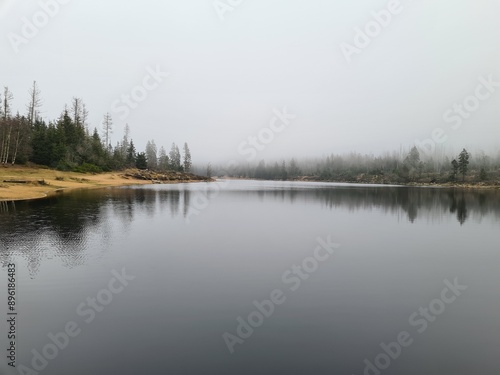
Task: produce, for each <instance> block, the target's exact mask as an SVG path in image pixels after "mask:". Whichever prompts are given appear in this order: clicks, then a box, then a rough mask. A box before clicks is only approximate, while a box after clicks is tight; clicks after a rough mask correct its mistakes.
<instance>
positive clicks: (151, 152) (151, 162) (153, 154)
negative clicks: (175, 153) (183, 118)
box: [146, 140, 158, 170]
mask: <svg viewBox="0 0 500 375" xmlns="http://www.w3.org/2000/svg"><path fill="white" fill-rule="evenodd" d="M146 157H147V159H148V168H149V169H152V170H154V169H156V168H157V167H158V156H157V150H156V144H155V141H154V140H151V141H148V143H147V144H146Z"/></svg>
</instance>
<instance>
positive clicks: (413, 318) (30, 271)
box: [0, 180, 500, 375]
mask: <svg viewBox="0 0 500 375" xmlns="http://www.w3.org/2000/svg"><path fill="white" fill-rule="evenodd" d="M499 228H500V193H499V192H497V191H493V190H482V191H462V190H458V189H447V188H446V189H445V188H414V187H413V188H410V187H397V186H366V185H349V184H329V183H302V182H263V181H239V180H238V181H237V180H234V181H233V180H230V181H218V182H216V183H210V184H208V183H197V184H175V185H148V186H140V187H124V188H108V189H100V190H81V191H74V192H71V193H66V194H61V195H58V196H55V197H53V198H50V199H45V200H37V201H30V202H16V203H13V202H9V203H6V202H2V203H0V230H1V233H0V257H1V264H2V272H1V275H0V277H1V278H2V281H1V282H0V285H1V286H2V287H1V290H0V299H1V301H2V303H1V304H0V306H1V309H0V313H1V314H2V315H1V318H2V320H3V321H4V324H2V325H1V326H0V342H1V343H2V349H3V350H2V351H3V352H4V353H5V349H6V348H7V349H8V347H9V345H10V343H9V340H8V339H7V335H8V324H5V321H6V320H7V319H8V315H7V313H8V311H7V286H6V285H7V278H8V270H9V264H15V269H16V287H15V288H16V306H15V308H16V312H17V313H18V315H16V340H15V346H16V350H15V356H16V358H15V360H16V365H17V369H12V368H11V367H9V366H8V365H7V362H8V360H7V359H6V356H5V354H3V355H2V360H1V361H0V363H1V366H2V367H0V373H1V374H17V373H30V374H38V373H41V374H52V375H53V374H55V375H58V374H61V375H62V374H71V375H80V374H82V375H83V374H85V375H88V374H134V375H136V374H156V373H161V374H346V375H353V374H354V375H358V374H370V375H377V374H405V375H409V374H418V375H421V374H427V375H434V374H436V375H437V374H440V375H441V374H454V375H456V374H468V375H469V374H481V375H489V374H492V375H493V374H495V375H497V374H498V373H499V370H500V362H499V354H500V272H499V265H500V249H499V246H498V245H499V239H500V236H499V233H500V231H499ZM23 371H24V372H23ZM30 371H31V372H30Z"/></svg>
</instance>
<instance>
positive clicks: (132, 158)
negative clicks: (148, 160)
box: [126, 140, 137, 168]
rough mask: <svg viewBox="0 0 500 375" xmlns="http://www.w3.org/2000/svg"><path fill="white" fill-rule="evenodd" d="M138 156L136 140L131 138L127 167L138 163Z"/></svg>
mask: <svg viewBox="0 0 500 375" xmlns="http://www.w3.org/2000/svg"><path fill="white" fill-rule="evenodd" d="M136 158H137V155H136V152H135V146H134V141H133V140H130V144H129V146H128V150H127V159H126V163H127V167H129V168H132V167H134V166H135V164H136Z"/></svg>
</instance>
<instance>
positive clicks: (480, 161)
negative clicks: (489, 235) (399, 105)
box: [209, 146, 500, 184]
mask: <svg viewBox="0 0 500 375" xmlns="http://www.w3.org/2000/svg"><path fill="white" fill-rule="evenodd" d="M209 168H210V171H211V172H212V173H213V175H215V176H226V177H233V178H253V179H264V180H310V181H335V182H361V183H377V184H380V183H382V184H394V183H429V184H432V183H446V182H467V183H470V182H485V183H486V182H487V183H491V182H498V181H499V178H500V152H499V153H498V155H496V156H489V155H486V154H485V153H484V152H478V153H476V154H474V155H471V153H469V152H468V151H467V150H466V149H463V150H462V151H461V152H460V153H459V154H458V155H455V156H447V155H443V154H439V155H438V154H435V155H432V156H424V155H421V153H420V151H419V150H418V148H417V147H415V146H414V147H412V148H411V149H410V150H408V151H406V152H404V151H399V152H393V153H387V154H385V155H383V156H375V155H362V154H359V153H350V154H347V155H335V154H331V155H328V156H325V157H323V158H317V159H309V160H296V159H290V160H281V161H274V162H272V163H269V162H267V163H266V162H265V161H264V160H261V161H260V162H259V163H256V164H240V165H232V166H230V167H224V166H215V167H212V166H209Z"/></svg>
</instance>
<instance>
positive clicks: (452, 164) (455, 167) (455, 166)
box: [451, 159, 458, 181]
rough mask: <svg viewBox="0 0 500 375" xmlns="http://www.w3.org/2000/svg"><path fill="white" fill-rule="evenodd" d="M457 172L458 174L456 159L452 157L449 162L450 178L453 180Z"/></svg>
mask: <svg viewBox="0 0 500 375" xmlns="http://www.w3.org/2000/svg"><path fill="white" fill-rule="evenodd" d="M457 174H458V161H457V160H456V159H453V161H452V162H451V180H452V181H455V180H456V179H457Z"/></svg>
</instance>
